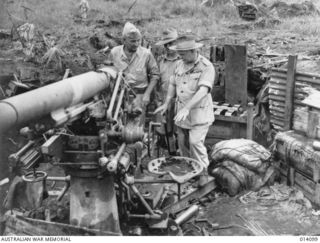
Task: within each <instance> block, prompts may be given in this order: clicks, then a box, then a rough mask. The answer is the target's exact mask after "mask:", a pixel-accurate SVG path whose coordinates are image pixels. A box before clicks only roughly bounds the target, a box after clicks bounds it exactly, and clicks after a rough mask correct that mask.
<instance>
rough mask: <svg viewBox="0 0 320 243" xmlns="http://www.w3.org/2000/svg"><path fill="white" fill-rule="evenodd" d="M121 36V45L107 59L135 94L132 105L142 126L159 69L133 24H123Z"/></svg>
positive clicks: (157, 78)
mask: <svg viewBox="0 0 320 243" xmlns="http://www.w3.org/2000/svg"><path fill="white" fill-rule="evenodd" d="M122 37H123V45H120V46H116V47H114V48H113V49H112V50H111V53H110V60H109V61H111V62H112V63H113V65H114V66H115V67H116V68H117V69H118V70H119V71H122V72H123V74H124V80H125V82H126V83H127V84H128V85H129V86H130V87H131V88H132V90H133V91H134V93H135V94H136V97H135V99H134V100H133V101H132V106H133V110H134V111H136V112H137V111H138V112H139V113H141V115H140V117H139V118H138V120H139V121H138V122H139V125H140V126H143V125H144V119H145V111H146V106H147V105H148V104H149V102H150V95H151V92H152V91H153V89H154V87H155V86H156V84H157V82H158V80H159V69H158V66H157V63H156V60H155V58H154V57H153V55H152V53H151V52H150V50H148V49H146V48H144V47H142V46H141V45H140V44H141V33H140V31H139V30H138V29H137V28H136V27H135V26H134V25H133V24H131V23H129V22H127V23H126V24H125V26H124V28H123V32H122Z"/></svg>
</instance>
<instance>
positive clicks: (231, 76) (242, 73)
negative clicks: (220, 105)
mask: <svg viewBox="0 0 320 243" xmlns="http://www.w3.org/2000/svg"><path fill="white" fill-rule="evenodd" d="M224 50H225V63H226V67H225V74H226V77H225V81H226V83H225V98H226V102H227V103H230V104H232V105H234V104H241V106H242V107H244V108H246V107H247V100H248V94H247V86H248V77H247V48H246V46H242V45H225V46H224Z"/></svg>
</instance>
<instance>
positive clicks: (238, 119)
mask: <svg viewBox="0 0 320 243" xmlns="http://www.w3.org/2000/svg"><path fill="white" fill-rule="evenodd" d="M214 118H215V120H216V121H228V122H237V123H243V124H246V123H247V117H245V116H222V115H215V116H214Z"/></svg>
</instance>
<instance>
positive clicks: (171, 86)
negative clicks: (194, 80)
mask: <svg viewBox="0 0 320 243" xmlns="http://www.w3.org/2000/svg"><path fill="white" fill-rule="evenodd" d="M175 96H176V86H175V85H174V84H173V83H172V82H169V86H168V91H167V96H166V100H165V102H164V104H163V105H161V106H159V107H158V108H157V109H156V110H155V111H154V114H156V113H158V112H161V115H163V114H164V113H165V112H166V111H167V109H168V106H169V104H170V102H171V101H172V99H173V98H174V97H175Z"/></svg>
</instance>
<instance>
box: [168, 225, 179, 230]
mask: <svg viewBox="0 0 320 243" xmlns="http://www.w3.org/2000/svg"><path fill="white" fill-rule="evenodd" d="M170 230H171V231H176V230H178V227H177V226H175V225H171V226H170Z"/></svg>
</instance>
